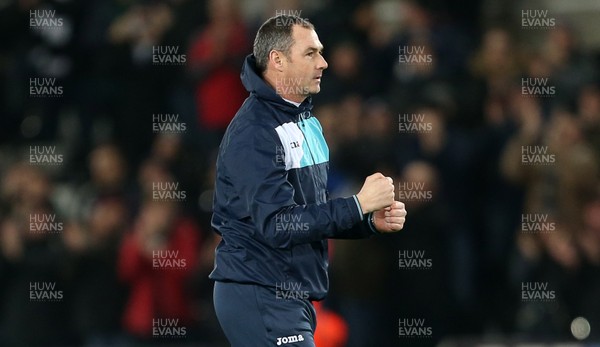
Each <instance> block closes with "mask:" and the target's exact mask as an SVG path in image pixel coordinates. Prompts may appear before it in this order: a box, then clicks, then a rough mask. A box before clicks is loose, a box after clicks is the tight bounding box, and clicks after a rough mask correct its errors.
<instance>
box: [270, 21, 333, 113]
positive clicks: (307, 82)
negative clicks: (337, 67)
mask: <svg viewBox="0 0 600 347" xmlns="http://www.w3.org/2000/svg"><path fill="white" fill-rule="evenodd" d="M292 37H293V38H294V44H293V45H292V47H291V48H290V52H289V57H288V59H283V60H284V62H283V66H282V73H281V74H280V76H281V80H280V81H278V83H277V84H278V85H279V87H280V88H281V90H282V91H287V93H285V92H284V93H282V94H288V97H289V96H292V95H293V96H295V99H300V101H301V100H303V99H304V98H305V97H307V96H308V95H309V94H316V93H318V92H319V91H320V90H321V76H322V75H323V70H325V69H326V68H327V62H326V61H325V59H324V58H323V55H322V52H323V45H322V44H321V42H320V41H319V37H318V36H317V33H316V32H315V31H314V30H312V29H308V28H304V27H302V26H299V25H295V26H294V27H293V28H292ZM296 96H297V97H296Z"/></svg>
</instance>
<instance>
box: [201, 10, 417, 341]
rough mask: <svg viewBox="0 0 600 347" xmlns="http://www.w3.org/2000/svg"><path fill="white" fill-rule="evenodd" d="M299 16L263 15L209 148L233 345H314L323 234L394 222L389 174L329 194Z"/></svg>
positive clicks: (308, 34)
mask: <svg viewBox="0 0 600 347" xmlns="http://www.w3.org/2000/svg"><path fill="white" fill-rule="evenodd" d="M322 50H323V46H322V44H321V43H320V41H319V38H318V36H317V34H316V32H315V30H314V27H313V25H312V24H311V23H310V22H308V21H307V20H304V19H301V18H299V17H296V16H287V15H281V16H277V17H273V18H270V19H269V20H267V21H266V22H265V23H264V24H263V25H262V26H261V28H260V29H259V30H258V33H257V35H256V38H255V42H254V52H253V54H252V55H250V56H248V57H247V58H246V61H245V64H244V67H243V70H242V82H243V83H244V86H245V87H246V89H247V90H248V91H249V92H250V96H249V97H248V98H247V99H246V101H245V102H244V104H243V105H242V107H241V108H240V110H239V111H238V112H237V114H236V116H235V117H234V119H233V120H232V122H231V123H230V124H229V127H228V129H227V131H226V133H225V136H224V137H223V140H222V142H221V145H220V149H219V154H218V158H217V171H216V185H215V198H214V205H213V218H212V227H213V228H214V229H215V231H216V232H217V233H218V234H220V235H221V237H222V240H221V242H220V243H219V245H218V247H217V250H216V259H215V268H214V270H213V272H212V273H211V274H210V278H211V279H213V280H215V281H216V283H215V289H214V304H215V310H216V314H217V318H218V319H219V322H220V324H221V327H222V328H223V330H224V332H225V335H226V336H227V338H228V340H229V342H230V343H231V344H232V346H234V347H238V346H244V347H247V346H260V347H262V346H271V345H285V346H315V342H314V331H315V328H316V320H315V309H314V307H313V305H312V303H311V301H319V300H322V299H323V298H324V297H325V296H326V294H327V290H328V286H329V279H328V275H327V268H328V264H329V261H328V249H327V240H328V239H330V238H344V239H357V238H366V237H369V236H370V235H373V234H375V233H390V232H397V231H399V230H401V229H402V228H403V225H404V221H405V216H406V210H405V209H404V204H403V203H401V202H399V201H395V200H394V184H393V180H392V179H391V178H389V177H385V176H384V175H382V174H381V173H375V174H373V175H371V176H368V177H367V178H366V180H365V183H364V185H363V187H362V189H361V190H360V192H359V193H358V194H356V195H354V196H351V197H348V198H337V199H332V200H330V199H329V196H328V195H329V194H328V191H327V188H326V187H327V175H328V167H329V149H328V147H327V144H326V142H325V139H324V137H323V133H322V128H321V125H320V124H319V122H318V120H317V119H316V118H315V117H314V116H313V114H312V113H311V109H312V100H311V96H310V95H311V94H316V93H318V92H319V90H320V82H321V77H322V75H323V70H325V69H326V68H327V62H326V61H325V59H324V58H323V56H322Z"/></svg>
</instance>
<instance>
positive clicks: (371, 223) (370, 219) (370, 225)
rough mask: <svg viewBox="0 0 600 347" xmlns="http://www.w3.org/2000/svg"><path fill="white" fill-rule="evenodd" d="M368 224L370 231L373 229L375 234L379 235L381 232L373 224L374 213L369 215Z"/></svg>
mask: <svg viewBox="0 0 600 347" xmlns="http://www.w3.org/2000/svg"><path fill="white" fill-rule="evenodd" d="M367 224H368V225H369V229H371V232H372V233H373V234H379V231H377V228H375V224H374V223H373V212H371V213H369V214H368V215H367Z"/></svg>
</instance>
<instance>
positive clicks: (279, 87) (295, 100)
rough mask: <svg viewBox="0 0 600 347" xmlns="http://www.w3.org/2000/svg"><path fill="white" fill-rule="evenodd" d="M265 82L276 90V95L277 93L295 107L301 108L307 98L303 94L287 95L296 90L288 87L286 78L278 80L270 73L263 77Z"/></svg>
mask: <svg viewBox="0 0 600 347" xmlns="http://www.w3.org/2000/svg"><path fill="white" fill-rule="evenodd" d="M263 80H264V81H265V82H267V84H268V85H269V86H271V88H273V89H274V90H275V93H277V95H279V96H280V97H281V98H282V99H283V100H285V101H287V102H289V103H291V104H293V105H296V106H300V104H301V103H302V102H303V101H304V100H305V99H306V97H307V96H306V95H302V94H289V93H286V91H287V90H290V89H294V88H293V87H291V86H289V85H286V83H285V82H283V81H284V80H285V79H284V78H277V77H276V76H274V75H273V74H271V73H269V72H266V73H265V74H264V75H263ZM288 84H289V83H288Z"/></svg>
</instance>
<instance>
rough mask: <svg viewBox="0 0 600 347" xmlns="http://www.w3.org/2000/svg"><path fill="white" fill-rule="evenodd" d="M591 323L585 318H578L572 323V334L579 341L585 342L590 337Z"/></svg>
mask: <svg viewBox="0 0 600 347" xmlns="http://www.w3.org/2000/svg"><path fill="white" fill-rule="evenodd" d="M590 331H591V327H590V322H588V320H587V319H585V318H583V317H577V318H575V319H573V321H572V322H571V334H573V337H575V338H576V339H577V340H584V339H586V338H587V337H588V336H590Z"/></svg>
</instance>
